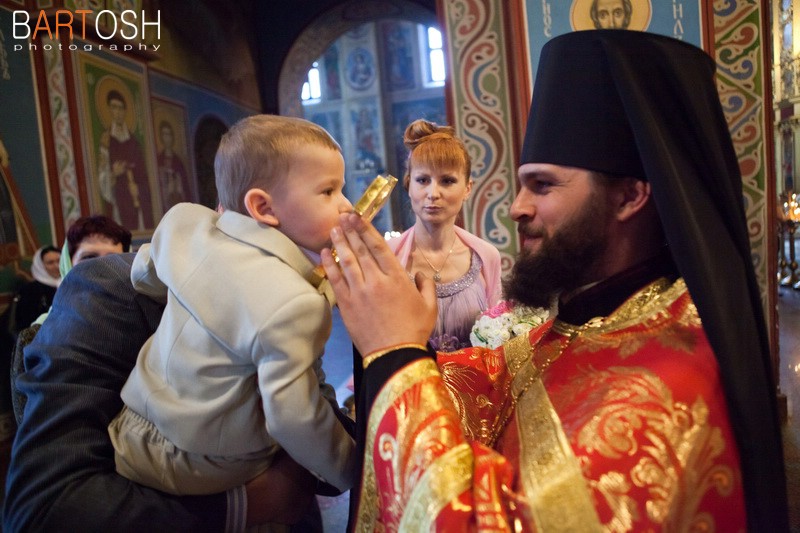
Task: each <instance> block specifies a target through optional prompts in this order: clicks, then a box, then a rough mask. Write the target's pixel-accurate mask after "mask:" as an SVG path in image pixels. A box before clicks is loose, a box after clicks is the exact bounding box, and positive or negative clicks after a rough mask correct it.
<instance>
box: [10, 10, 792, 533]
mask: <svg viewBox="0 0 800 533" xmlns="http://www.w3.org/2000/svg"><path fill="white" fill-rule="evenodd" d="M633 4H634V6H635V9H634V13H635V16H634V17H633V18H632V19H631V21H630V25H631V26H630V29H638V30H643V31H652V32H655V33H662V34H665V35H670V36H673V37H677V38H680V39H684V40H686V41H688V42H691V43H692V44H695V45H697V46H700V47H702V48H703V49H704V50H706V51H707V52H708V53H709V54H710V55H711V56H712V57H713V58H714V59H715V60H716V63H717V87H718V90H719V93H720V98H721V100H722V102H723V109H724V110H725V113H726V118H727V120H728V122H729V126H730V129H731V134H732V138H733V140H734V145H735V148H736V152H737V156H738V158H739V163H740V168H741V171H742V176H743V180H744V190H743V196H744V199H745V202H744V204H745V207H746V210H747V212H746V215H747V220H748V229H749V230H750V240H751V247H752V255H753V261H754V266H755V270H756V276H757V281H758V284H759V287H760V289H761V293H762V298H763V305H764V311H765V316H766V320H767V323H768V329H769V332H770V340H771V353H772V360H773V363H774V365H773V366H774V375H775V380H776V384H777V385H778V386H777V388H776V391H775V393H776V395H777V397H778V399H779V405H780V406H781V408H782V413H783V422H784V424H783V429H784V447H785V456H786V469H787V483H788V487H789V494H790V513H791V523H792V524H793V526H792V527H793V531H798V532H800V412H798V410H800V403H798V402H800V270H799V269H798V260H797V254H800V248H797V247H796V240H797V233H796V232H795V228H796V226H797V224H798V223H800V209H798V210H797V212H796V213H795V211H794V207H796V205H797V204H796V203H794V204H793V203H792V201H793V200H795V199H796V198H794V197H793V196H792V193H793V191H795V190H796V185H795V181H796V177H795V176H796V173H795V169H796V168H797V166H798V162H800V130H799V128H800V126H798V125H799V124H800V81H799V80H800V77H798V74H799V73H800V3H799V2H796V1H795V0H781V1H778V2H767V1H760V2H743V1H738V0H732V1H730V2H726V3H724V5H723V3H719V2H712V1H711V0H680V1H673V2H656V1H652V0H641V1H636V0H634V2H633ZM585 5H588V4H587V2H585V1H582V0H575V1H573V2H552V1H547V0H545V1H540V0H293V1H291V2H289V1H283V0H280V1H277V0H242V1H238V2H226V1H222V0H197V1H192V2H182V1H175V0H125V1H122V2H117V1H114V2H112V1H110V0H0V174H2V180H0V308H6V307H7V306H9V305H10V304H11V302H12V300H13V298H14V294H15V291H16V290H17V288H18V287H19V285H20V284H21V283H22V282H24V281H26V280H29V279H31V278H30V274H29V270H30V267H31V262H32V257H33V254H34V253H35V252H36V250H37V249H39V248H40V247H41V246H44V245H48V244H52V245H54V246H56V247H58V248H60V247H61V245H62V243H63V242H64V238H65V232H66V229H67V228H68V227H69V226H70V224H71V223H72V222H74V221H75V220H76V219H78V218H79V217H81V216H85V215H88V214H95V213H100V214H107V215H109V216H112V215H114V216H117V217H118V218H119V219H120V221H121V222H122V223H123V225H125V226H126V227H129V228H130V229H131V231H132V233H133V239H134V246H137V245H140V244H142V243H145V242H147V241H148V239H149V238H150V237H151V235H152V233H153V230H154V228H155V226H156V224H157V223H158V220H159V219H160V217H161V216H162V215H163V214H164V213H165V212H166V211H167V210H168V209H169V208H170V207H171V206H172V205H174V204H175V203H177V202H185V201H189V202H196V203H200V204H203V205H206V206H208V207H210V208H214V207H216V204H217V197H216V189H215V185H214V164H213V161H214V154H215V151H216V147H217V145H218V143H219V139H220V137H221V136H222V134H223V133H225V131H227V129H228V128H229V127H230V126H231V125H232V124H233V123H235V122H236V121H237V120H239V119H240V118H243V117H246V116H249V115H253V114H258V113H269V114H280V115H288V116H298V117H304V118H306V119H308V120H311V121H312V122H315V123H317V124H319V125H321V126H323V127H324V128H325V129H327V130H328V131H329V132H330V133H331V134H332V136H333V137H334V138H335V139H336V140H337V141H338V142H339V144H340V145H341V146H342V149H343V154H344V159H345V161H346V188H345V193H346V195H347V196H348V198H350V199H351V200H354V199H356V198H358V197H359V196H360V194H361V193H362V192H363V190H364V189H365V188H366V187H367V185H368V184H369V182H370V181H371V180H372V178H373V177H374V176H375V175H376V174H379V173H390V174H393V175H395V176H402V175H403V172H404V169H403V165H404V158H405V155H404V154H405V148H404V146H403V143H402V132H403V129H404V127H405V125H406V124H408V123H409V122H411V121H412V120H414V119H416V118H426V119H428V120H431V121H434V122H437V123H446V124H451V125H452V126H454V127H455V129H456V131H457V132H458V133H459V135H461V136H463V137H464V138H465V139H466V140H467V141H466V142H467V145H468V147H469V150H470V153H471V156H472V158H473V175H472V178H473V179H474V181H475V185H474V190H473V194H472V197H471V199H470V201H469V202H468V203H467V204H465V206H464V211H463V213H462V215H461V217H460V218H461V219H460V223H461V224H462V225H463V226H464V227H465V228H466V229H468V230H469V231H471V232H473V233H475V234H476V235H478V236H480V237H482V238H483V239H485V240H486V241H488V242H490V243H491V244H493V245H494V246H496V247H497V249H498V250H499V251H500V254H501V257H502V264H503V270H504V272H507V271H509V270H510V268H511V266H512V265H513V262H514V256H515V254H516V253H517V251H518V250H519V246H520V243H519V238H518V236H517V234H516V229H515V226H514V224H513V223H512V222H511V221H510V219H509V217H508V216H507V214H508V210H509V207H510V204H511V201H512V200H513V198H514V195H515V192H516V183H515V177H516V161H517V160H518V158H519V146H520V143H521V140H522V135H523V133H524V129H525V117H526V115H527V109H528V106H529V102H530V98H531V87H532V79H533V76H534V73H535V59H533V58H535V57H537V54H538V51H539V49H540V48H541V46H542V45H543V43H544V42H545V41H546V40H547V39H549V38H550V37H552V36H554V35H558V34H561V33H565V32H568V31H574V30H580V29H588V28H590V27H591V26H590V25H591V24H592V21H591V20H590V18H589V15H588V11H587V10H586V9H581V6H585ZM795 8H796V9H795ZM126 15H127V16H126ZM120 103H121V105H120ZM114 105H116V106H117V108H116V109H115V108H114ZM114 128H123V129H127V131H128V133H129V136H130V138H131V139H133V140H135V143H131V144H130V145H129V149H130V150H131V151H133V152H136V157H137V158H138V159H137V160H138V161H141V164H139V165H137V168H135V170H134V171H130V172H129V174H128V176H129V179H131V180H133V181H135V182H136V184H137V186H136V187H135V189H136V191H137V192H136V195H135V197H128V198H122V197H119V196H117V197H115V196H114V195H113V194H109V191H108V190H107V188H106V187H105V186H104V185H103V178H102V176H103V173H104V169H103V155H102V154H103V149H104V143H106V144H107V141H106V140H105V139H107V138H108V136H109V134H112V135H113V131H114ZM106 166H107V165H106ZM106 172H107V170H106ZM126 206H127V207H133V209H125V207H126ZM413 216H414V215H413V213H412V212H411V211H410V207H409V204H408V199H407V197H406V195H405V193H404V191H403V190H402V188H400V187H398V188H397V189H396V190H395V191H394V193H393V194H392V197H391V200H390V202H389V203H388V205H387V206H386V207H385V208H384V209H383V210H382V211H381V212H380V214H379V215H378V217H377V218H376V219H375V221H374V223H375V225H376V227H377V228H378V229H379V230H381V231H382V232H392V231H403V230H404V229H406V228H408V227H409V226H410V225H411V224H413V220H414V218H413ZM326 353H331V354H333V355H332V356H331V357H328V358H326V360H325V365H326V372H327V374H328V376H329V377H330V379H331V382H332V384H333V385H334V386H335V387H336V389H337V396H338V397H339V399H340V401H342V402H343V401H344V400H345V398H346V397H347V396H348V389H347V384H348V381H349V379H350V376H351V374H352V368H351V367H350V366H349V365H350V364H351V353H350V341H349V339H348V338H347V334H346V331H345V330H344V328H343V326H342V325H341V322H337V321H335V323H334V334H333V336H332V338H331V340H330V341H329V344H328V351H327V352H326ZM4 357H7V356H6V355H5V354H4ZM6 364H7V363H6ZM5 381H6V382H8V380H7V379H6V380H5ZM2 390H3V389H2V388H0V391H2ZM9 402H10V400H8V399H5V398H0V411H2V412H0V417H5V416H6V413H5V412H6V411H7V410H10V405H9ZM3 408H5V409H3ZM14 431H15V426H14V422H13V418H11V415H10V414H8V419H7V420H6V419H5V418H3V421H2V423H0V448H2V450H5V451H4V453H5V455H7V454H8V449H9V448H10V446H11V442H12V439H13V436H14ZM6 461H7V459H6ZM0 466H2V465H0ZM6 466H7V465H6ZM322 507H323V515H324V516H325V518H326V520H327V527H326V530H330V531H340V530H341V529H339V528H340V527H342V520H343V519H344V518H346V501H344V502H343V501H342V500H341V499H340V500H332V501H326V502H325V503H323V504H322ZM326 513H327V514H326Z"/></svg>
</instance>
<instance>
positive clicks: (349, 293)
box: [322, 214, 437, 357]
mask: <svg viewBox="0 0 800 533" xmlns="http://www.w3.org/2000/svg"><path fill="white" fill-rule="evenodd" d="M340 224H341V226H340V227H337V228H334V229H333V231H332V232H331V239H332V241H333V246H334V247H335V248H336V255H337V256H338V258H339V263H338V264H337V263H336V262H335V261H334V260H333V257H332V255H331V252H330V250H323V252H322V264H323V266H324V267H325V273H326V274H327V276H328V279H329V280H330V283H331V286H332V287H333V291H334V292H335V293H336V299H337V301H338V303H339V310H340V311H341V313H342V319H343V320H344V324H345V326H346V327H347V331H348V332H349V333H350V338H351V339H352V341H353V343H354V344H355V345H356V348H358V350H359V352H360V353H361V354H362V355H363V356H364V357H366V356H368V355H370V354H372V353H374V352H377V351H380V350H384V349H386V348H390V347H392V346H396V345H401V344H420V345H422V346H424V345H425V344H426V343H427V342H428V338H429V337H430V335H431V332H432V331H433V327H434V325H435V323H436V313H437V310H436V309H437V308H436V288H435V285H434V283H433V281H432V280H430V279H428V278H426V277H425V276H423V275H421V274H417V276H416V279H415V280H414V281H411V280H410V279H409V277H408V274H407V273H406V271H405V269H403V267H402V266H401V265H400V263H399V261H398V260H397V258H396V257H395V256H394V254H393V253H392V251H391V249H390V248H389V246H388V245H387V244H386V240H385V239H384V238H383V236H381V235H380V233H378V231H377V230H375V228H374V227H373V226H372V225H371V224H368V223H366V222H364V221H363V220H362V219H361V217H359V216H358V215H354V214H344V215H341V216H340Z"/></svg>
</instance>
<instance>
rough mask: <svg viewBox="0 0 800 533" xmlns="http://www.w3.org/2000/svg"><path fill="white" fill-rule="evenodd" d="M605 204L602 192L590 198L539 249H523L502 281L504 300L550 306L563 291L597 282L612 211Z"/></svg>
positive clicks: (526, 229) (528, 229)
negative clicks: (573, 216) (578, 211)
mask: <svg viewBox="0 0 800 533" xmlns="http://www.w3.org/2000/svg"><path fill="white" fill-rule="evenodd" d="M598 196H599V197H598ZM607 205H608V204H607V203H606V199H605V196H604V195H597V196H595V197H594V198H590V199H589V200H587V202H586V206H585V208H584V209H582V210H581V211H580V214H578V215H577V216H576V217H575V218H574V219H573V220H570V221H568V222H567V223H565V224H564V226H563V227H562V228H560V229H558V230H557V231H556V232H555V233H553V235H552V236H550V237H547V236H545V237H544V240H543V242H542V245H541V247H540V248H539V251H537V252H530V251H528V250H523V251H522V253H521V254H520V256H519V257H518V258H517V261H516V263H514V267H513V268H512V270H511V274H510V275H509V277H508V278H507V279H506V280H505V281H504V282H503V290H504V293H505V297H506V299H508V300H513V301H515V302H519V303H521V304H523V305H528V306H531V307H544V308H549V307H550V305H551V304H552V302H553V298H555V297H556V296H558V295H559V294H561V293H562V292H570V291H572V290H574V289H577V288H578V287H581V286H583V285H585V284H587V283H590V282H592V281H597V279H595V278H596V273H597V270H598V267H599V263H600V260H601V258H602V257H603V255H604V253H605V251H606V248H607V245H608V220H609V219H610V217H611V213H610V210H609V208H608V207H607ZM520 231H521V232H522V233H523V234H525V233H528V234H531V235H534V234H537V232H536V231H535V230H534V229H533V228H531V227H525V226H520Z"/></svg>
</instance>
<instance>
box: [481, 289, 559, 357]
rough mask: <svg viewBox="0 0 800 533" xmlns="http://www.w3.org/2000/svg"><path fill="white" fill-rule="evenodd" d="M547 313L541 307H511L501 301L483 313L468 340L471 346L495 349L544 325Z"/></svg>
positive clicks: (509, 304)
mask: <svg viewBox="0 0 800 533" xmlns="http://www.w3.org/2000/svg"><path fill="white" fill-rule="evenodd" d="M549 314H550V313H549V312H548V310H547V309H544V308H542V307H527V306H524V305H512V304H511V303H510V302H507V301H502V302H500V303H499V304H497V305H496V306H494V307H492V308H491V309H488V310H486V311H484V312H483V313H482V314H481V316H479V317H478V320H476V321H475V325H474V326H472V332H471V333H470V335H469V340H470V342H472V345H473V346H482V347H486V348H491V349H494V348H497V347H498V346H501V345H502V344H503V343H504V342H507V341H508V340H510V339H511V338H512V337H516V336H518V335H524V334H526V333H528V332H529V331H530V330H531V329H533V328H535V327H536V326H540V325H541V324H544V323H545V322H546V321H547V319H548V317H549Z"/></svg>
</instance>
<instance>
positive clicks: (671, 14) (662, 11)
mask: <svg viewBox="0 0 800 533" xmlns="http://www.w3.org/2000/svg"><path fill="white" fill-rule="evenodd" d="M524 8H525V20H526V23H527V28H528V34H527V41H528V43H527V44H528V55H529V57H530V59H531V61H530V64H531V73H532V74H531V75H532V76H533V75H534V74H535V72H536V68H537V65H538V63H539V52H540V51H541V49H542V46H543V45H544V43H546V42H547V41H548V40H549V39H551V38H553V37H555V36H557V35H562V34H564V33H569V32H572V31H580V30H592V29H628V30H637V31H647V32H650V33H658V34H661V35H667V36H669V37H674V38H676V39H681V40H684V41H686V42H688V43H691V44H693V45H695V46H702V43H703V32H702V24H701V20H702V19H701V14H700V11H701V5H700V0H680V1H670V2H663V1H654V0H571V1H569V2H566V1H554V0H544V1H543V0H524ZM532 83H533V82H532V80H531V84H532Z"/></svg>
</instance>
